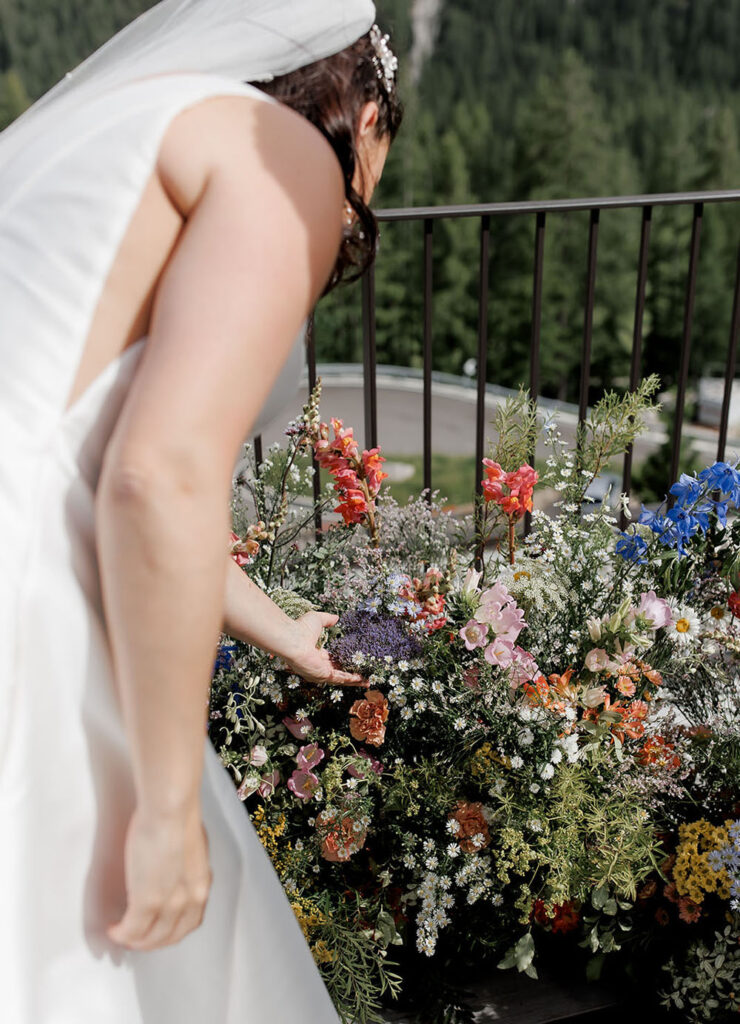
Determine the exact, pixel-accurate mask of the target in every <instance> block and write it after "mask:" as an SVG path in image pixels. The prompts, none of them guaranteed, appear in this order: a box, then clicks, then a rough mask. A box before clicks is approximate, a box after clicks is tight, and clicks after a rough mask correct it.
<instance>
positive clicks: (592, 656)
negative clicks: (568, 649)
mask: <svg viewBox="0 0 740 1024" xmlns="http://www.w3.org/2000/svg"><path fill="white" fill-rule="evenodd" d="M610 663H611V659H610V657H609V655H608V654H607V653H606V651H605V650H604V648H603V647H594V648H593V650H591V651H589V652H588V654H587V655H586V661H585V664H586V668H587V669H588V670H589V672H603V671H604V669H606V668H608V667H609V665H610Z"/></svg>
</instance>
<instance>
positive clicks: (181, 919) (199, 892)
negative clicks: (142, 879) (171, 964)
mask: <svg viewBox="0 0 740 1024" xmlns="http://www.w3.org/2000/svg"><path fill="white" fill-rule="evenodd" d="M210 878H212V874H211V876H210ZM210 884H211V883H210V879H209V881H208V882H207V883H203V884H201V885H198V886H196V887H194V888H193V889H192V890H190V891H188V890H186V889H185V887H184V886H180V887H179V888H178V889H176V890H175V891H174V892H173V893H172V895H171V897H170V898H169V899H168V900H167V903H166V904H165V905H163V906H162V907H161V908H160V909H158V910H148V911H140V910H136V909H134V908H129V909H128V910H127V911H126V913H125V914H124V916H123V918H122V919H121V921H120V922H119V923H118V924H116V925H111V927H110V928H109V929H108V935H109V937H110V938H111V939H113V941H114V942H117V943H118V944H119V945H121V946H126V947H127V948H129V949H133V950H136V951H138V952H143V951H146V950H152V949H159V948H161V947H162V946H169V945H172V944H173V943H175V942H179V941H180V939H182V938H184V936H186V935H187V934H188V933H189V932H191V931H193V930H194V929H195V928H197V927H199V925H200V924H201V923H202V921H203V917H204V916H205V910H206V906H207V904H208V894H209V891H210Z"/></svg>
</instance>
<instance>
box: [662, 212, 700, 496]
mask: <svg viewBox="0 0 740 1024" xmlns="http://www.w3.org/2000/svg"><path fill="white" fill-rule="evenodd" d="M703 211H704V204H703V203H695V204H694V217H693V220H692V224H691V250H690V253H689V274H688V279H687V282H686V304H685V307H684V316H683V338H682V340H681V362H680V365H679V370H678V386H677V388H676V418H675V420H674V424H673V445H672V449H671V478H670V480H669V481H668V487H670V486H671V484H672V483H673V482H674V481H675V480H676V477H677V476H678V465H679V461H680V458H679V457H680V452H681V434H682V432H683V418H684V407H685V405H686V384H687V382H688V378H689V360H690V356H691V326H692V323H693V319H694V299H695V297H696V268H697V265H698V263H699V246H700V243H701V225H702V214H703ZM674 501H675V498H674V496H673V495H672V494H668V508H671V507H672V506H673V503H674Z"/></svg>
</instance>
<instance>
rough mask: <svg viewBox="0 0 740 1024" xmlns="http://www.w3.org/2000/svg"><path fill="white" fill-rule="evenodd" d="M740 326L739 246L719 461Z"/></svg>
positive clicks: (722, 449) (718, 452)
mask: <svg viewBox="0 0 740 1024" xmlns="http://www.w3.org/2000/svg"><path fill="white" fill-rule="evenodd" d="M738 328H740V246H739V247H738V251H737V271H736V273H735V295H734V298H733V300H732V323H731V325H730V344H729V346H728V348H727V367H726V369H725V390H724V394H723V396H722V412H721V414H720V418H719V442H718V444H717V462H724V461H725V448H726V447H727V424H728V422H729V419H730V403H731V401H732V385H733V383H734V381H735V360H736V356H737V335H738Z"/></svg>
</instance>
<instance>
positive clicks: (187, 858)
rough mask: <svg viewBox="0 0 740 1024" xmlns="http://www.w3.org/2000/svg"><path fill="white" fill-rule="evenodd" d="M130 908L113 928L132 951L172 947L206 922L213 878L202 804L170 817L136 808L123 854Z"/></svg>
mask: <svg viewBox="0 0 740 1024" xmlns="http://www.w3.org/2000/svg"><path fill="white" fill-rule="evenodd" d="M124 865H125V867H124V869H125V876H126V895H127V899H128V906H127V907H126V912H125V914H124V915H123V917H122V919H121V920H120V921H119V922H118V923H117V924H112V925H110V926H109V927H108V930H107V931H108V936H109V938H111V939H112V940H113V941H114V942H116V943H118V944H119V945H122V946H127V947H128V948H129V949H132V950H137V951H138V950H152V949H158V948H159V947H161V946H170V945H173V944H174V943H176V942H179V941H180V939H182V938H184V937H185V936H186V935H187V934H188V933H189V932H191V931H193V930H194V929H195V928H197V927H198V926H199V925H200V924H201V922H202V921H203V915H204V913H205V908H206V903H207V902H208V894H209V892H210V888H211V882H212V880H213V873H212V872H211V869H210V865H209V862H208V835H207V833H206V830H205V828H204V827H203V822H202V818H201V809H200V804H199V803H198V804H193V805H191V806H190V807H189V808H188V810H187V811H185V812H178V813H174V814H167V813H162V812H161V811H160V812H157V811H155V810H154V809H151V810H145V809H143V808H141V807H137V808H136V810H135V811H134V813H133V814H132V815H131V819H130V821H129V825H128V831H127V833H126V846H125V853H124Z"/></svg>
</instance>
